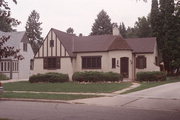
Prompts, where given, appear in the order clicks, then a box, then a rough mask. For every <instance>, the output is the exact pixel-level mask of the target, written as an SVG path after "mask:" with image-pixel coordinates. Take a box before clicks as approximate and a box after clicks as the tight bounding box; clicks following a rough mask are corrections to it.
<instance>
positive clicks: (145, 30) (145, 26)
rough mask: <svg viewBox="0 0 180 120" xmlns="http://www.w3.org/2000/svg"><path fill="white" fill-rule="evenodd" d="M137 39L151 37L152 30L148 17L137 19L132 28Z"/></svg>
mask: <svg viewBox="0 0 180 120" xmlns="http://www.w3.org/2000/svg"><path fill="white" fill-rule="evenodd" d="M134 28H135V30H136V34H137V36H138V37H140V38H141V37H151V36H152V29H151V24H150V20H149V17H147V18H146V17H141V18H140V17H139V18H138V21H137V22H136V23H135V26H134Z"/></svg>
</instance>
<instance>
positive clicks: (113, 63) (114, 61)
mask: <svg viewBox="0 0 180 120" xmlns="http://www.w3.org/2000/svg"><path fill="white" fill-rule="evenodd" d="M112 68H116V58H112Z"/></svg>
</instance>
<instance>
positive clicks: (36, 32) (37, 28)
mask: <svg viewBox="0 0 180 120" xmlns="http://www.w3.org/2000/svg"><path fill="white" fill-rule="evenodd" d="M39 18H40V16H39V13H37V12H36V11H35V10H33V11H32V12H31V14H30V16H29V17H28V20H27V23H26V27H25V28H26V34H27V37H28V38H29V41H30V44H31V46H32V49H33V51H34V53H36V52H37V51H38V49H39V47H40V45H41V44H42V42H43V38H42V37H41V34H42V32H41V31H42V28H41V24H42V23H41V22H39Z"/></svg>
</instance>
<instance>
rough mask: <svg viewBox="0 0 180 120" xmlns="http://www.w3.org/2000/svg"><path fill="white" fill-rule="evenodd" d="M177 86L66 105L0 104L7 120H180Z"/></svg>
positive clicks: (179, 85)
mask: <svg viewBox="0 0 180 120" xmlns="http://www.w3.org/2000/svg"><path fill="white" fill-rule="evenodd" d="M179 91H180V83H171V84H167V85H162V86H159V87H154V88H150V89H146V90H143V91H138V92H134V93H130V94H126V95H117V96H114V97H99V98H90V99H82V100H73V101H68V103H67V104H66V103H48V102H25V101H0V118H9V119H10V120H180V92H179Z"/></svg>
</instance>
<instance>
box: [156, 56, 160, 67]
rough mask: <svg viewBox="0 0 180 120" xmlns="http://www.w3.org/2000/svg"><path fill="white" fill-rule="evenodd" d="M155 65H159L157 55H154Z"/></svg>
mask: <svg viewBox="0 0 180 120" xmlns="http://www.w3.org/2000/svg"><path fill="white" fill-rule="evenodd" d="M155 65H157V66H158V65H159V61H158V57H157V56H156V57H155Z"/></svg>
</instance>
